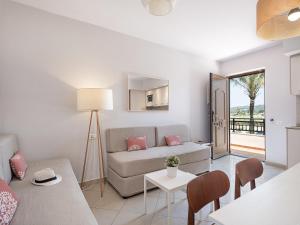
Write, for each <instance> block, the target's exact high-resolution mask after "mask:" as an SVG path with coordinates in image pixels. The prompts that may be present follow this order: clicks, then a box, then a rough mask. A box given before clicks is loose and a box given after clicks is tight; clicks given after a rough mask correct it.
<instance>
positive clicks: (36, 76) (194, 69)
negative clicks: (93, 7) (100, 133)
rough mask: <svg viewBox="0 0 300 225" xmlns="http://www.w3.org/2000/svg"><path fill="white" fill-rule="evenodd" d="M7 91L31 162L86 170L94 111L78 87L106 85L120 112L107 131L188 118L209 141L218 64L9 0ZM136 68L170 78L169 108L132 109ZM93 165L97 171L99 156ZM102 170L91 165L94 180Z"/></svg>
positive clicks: (108, 118)
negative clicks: (211, 86)
mask: <svg viewBox="0 0 300 225" xmlns="http://www.w3.org/2000/svg"><path fill="white" fill-rule="evenodd" d="M4 18H5V19H4V21H3V27H2V28H1V29H2V32H3V36H2V37H1V42H0V48H2V50H1V52H0V57H1V58H2V60H1V61H0V62H1V65H0V70H1V71H0V74H1V83H0V90H1V93H2V95H1V96H0V103H1V108H3V119H4V131H5V132H11V133H16V134H17V135H18V138H19V142H20V148H21V149H22V150H23V151H24V152H25V155H26V156H27V158H28V159H29V160H37V159H45V158H53V157H61V156H64V157H67V158H69V159H70V160H71V162H72V165H73V167H74V169H75V172H76V175H77V177H79V175H80V173H81V166H82V163H83V154H84V147H85V138H86V132H87V125H88V114H87V113H79V112H77V111H76V88H81V87H105V88H112V89H113V93H114V111H112V112H104V113H103V114H102V115H101V116H102V122H103V129H106V128H108V127H127V126H147V125H151V126H153V125H162V124H173V123H185V124H188V125H190V126H191V135H192V137H193V138H197V139H207V138H208V133H207V130H208V126H207V105H206V91H205V88H206V84H207V82H208V74H209V72H216V71H217V65H216V63H215V62H213V61H210V60H206V59H199V58H196V57H194V56H191V55H188V54H184V53H182V52H178V51H175V50H171V49H168V48H165V47H162V46H159V45H155V44H152V43H149V42H146V41H142V40H139V39H135V38H132V37H129V36H125V35H122V34H119V33H116V32H112V31H108V30H105V29H102V28H99V27H95V26H92V25H88V24H85V23H81V22H77V21H74V20H71V19H67V18H64V17H60V16H56V15H52V14H48V13H46V12H43V11H39V10H36V9H33V8H30V7H26V6H22V5H19V4H16V3H12V2H9V1H5V12H4ZM128 72H135V73H139V74H149V75H154V76H159V77H162V78H164V79H168V80H170V110H169V112H144V113H133V112H127V75H126V73H128ZM90 160H91V161H90V162H89V163H88V165H89V166H90V167H91V168H93V166H94V164H95V161H96V157H95V159H90ZM96 171H97V169H96V167H94V169H93V171H91V170H90V169H89V171H88V173H89V179H91V178H94V177H96V175H97V172H96Z"/></svg>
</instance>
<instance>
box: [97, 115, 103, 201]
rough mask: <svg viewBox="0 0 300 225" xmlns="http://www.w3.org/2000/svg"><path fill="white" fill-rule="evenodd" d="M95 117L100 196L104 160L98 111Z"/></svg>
mask: <svg viewBox="0 0 300 225" xmlns="http://www.w3.org/2000/svg"><path fill="white" fill-rule="evenodd" d="M96 118H97V141H98V156H99V175H100V192H101V197H103V193H104V160H103V150H102V138H101V129H100V121H99V115H98V111H97V112H96Z"/></svg>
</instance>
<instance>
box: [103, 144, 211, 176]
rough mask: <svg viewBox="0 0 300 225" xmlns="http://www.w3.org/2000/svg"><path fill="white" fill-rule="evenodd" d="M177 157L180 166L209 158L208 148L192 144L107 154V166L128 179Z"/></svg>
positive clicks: (163, 166)
mask: <svg viewBox="0 0 300 225" xmlns="http://www.w3.org/2000/svg"><path fill="white" fill-rule="evenodd" d="M171 155H177V156H178V157H179V158H180V161H181V164H188V163H193V162H198V161H201V160H205V159H209V158H210V147H207V146H202V145H199V144H196V143H193V142H186V143H184V144H183V145H178V146H162V147H153V148H148V149H147V150H145V151H136V152H116V153H110V154H108V165H109V167H110V168H111V169H112V170H114V171H115V172H116V173H117V174H119V175H120V176H121V177H130V176H136V175H140V174H145V173H148V172H152V171H156V170H160V169H163V168H165V162H164V161H165V159H166V157H168V156H171Z"/></svg>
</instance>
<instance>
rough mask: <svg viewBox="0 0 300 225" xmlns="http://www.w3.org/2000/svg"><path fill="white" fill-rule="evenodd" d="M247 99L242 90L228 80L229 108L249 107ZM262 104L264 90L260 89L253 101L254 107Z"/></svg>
mask: <svg viewBox="0 0 300 225" xmlns="http://www.w3.org/2000/svg"><path fill="white" fill-rule="evenodd" d="M249 102H250V101H249V97H248V96H247V95H246V94H245V92H244V89H242V88H241V87H240V86H238V85H234V84H233V82H232V81H231V80H230V107H235V106H246V105H249ZM263 104H264V88H262V89H261V90H260V91H259V93H258V96H257V97H256V99H255V105H263Z"/></svg>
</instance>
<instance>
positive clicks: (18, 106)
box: [0, 65, 87, 174]
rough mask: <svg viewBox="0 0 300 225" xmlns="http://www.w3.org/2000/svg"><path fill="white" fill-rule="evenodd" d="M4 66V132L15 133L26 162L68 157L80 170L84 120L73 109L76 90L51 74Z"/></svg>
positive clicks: (1, 85)
mask: <svg viewBox="0 0 300 225" xmlns="http://www.w3.org/2000/svg"><path fill="white" fill-rule="evenodd" d="M7 66H8V67H9V70H7V71H9V72H7V73H6V74H4V75H3V76H2V81H3V82H2V83H1V84H0V87H1V89H2V98H3V106H4V107H3V108H4V131H5V132H8V133H15V134H17V136H18V139H19V144H20V148H21V150H23V151H24V153H25V155H26V158H27V159H28V160H39V159H48V158H56V157H67V158H69V159H70V160H71V162H72V165H73V167H74V168H80V165H81V163H82V162H81V160H80V159H81V158H82V157H83V148H84V139H85V133H86V132H85V131H86V129H87V128H86V127H87V124H86V121H87V120H86V114H85V113H78V112H77V110H76V89H75V88H74V87H71V86H70V85H68V84H66V83H64V82H62V81H60V80H59V79H57V78H56V77H55V76H53V75H51V74H47V73H44V72H41V71H35V70H33V69H31V68H21V67H12V66H10V65H7ZM78 156H80V157H78ZM78 172H79V171H76V174H78Z"/></svg>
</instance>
